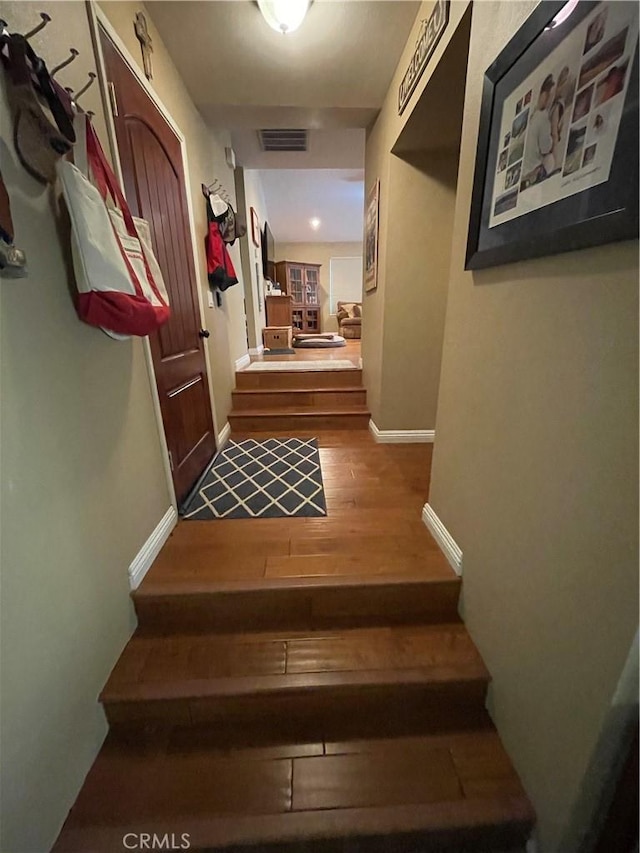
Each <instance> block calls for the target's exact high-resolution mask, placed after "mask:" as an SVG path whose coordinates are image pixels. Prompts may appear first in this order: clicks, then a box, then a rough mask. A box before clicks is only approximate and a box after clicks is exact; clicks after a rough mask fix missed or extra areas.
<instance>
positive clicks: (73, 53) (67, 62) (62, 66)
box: [49, 47, 80, 77]
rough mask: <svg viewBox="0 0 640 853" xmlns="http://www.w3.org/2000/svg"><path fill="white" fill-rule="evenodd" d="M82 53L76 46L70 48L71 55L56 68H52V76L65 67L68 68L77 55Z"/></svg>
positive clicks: (50, 73)
mask: <svg viewBox="0 0 640 853" xmlns="http://www.w3.org/2000/svg"><path fill="white" fill-rule="evenodd" d="M79 55H80V51H79V50H76V49H75V47H71V48H69V56H68V57H67V59H65V60H64V61H63V62H60V63H59V64H58V65H56V66H55V68H52V69H51V71H50V72H49V75H50V76H51V77H55V76H56V74H57V73H58V71H62V69H63V68H66V67H67V65H71V63H72V62H73V60H74V59H75V58H76V56H79Z"/></svg>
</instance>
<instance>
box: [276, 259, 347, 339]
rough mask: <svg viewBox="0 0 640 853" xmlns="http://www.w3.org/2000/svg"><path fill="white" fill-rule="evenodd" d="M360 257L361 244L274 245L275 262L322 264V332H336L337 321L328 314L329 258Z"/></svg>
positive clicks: (333, 316) (333, 315)
mask: <svg viewBox="0 0 640 853" xmlns="http://www.w3.org/2000/svg"><path fill="white" fill-rule="evenodd" d="M358 255H360V256H361V255H362V243H276V260H278V261H301V262H302V263H305V264H322V267H321V269H320V291H321V300H322V331H323V332H337V331H338V321H337V320H336V316H335V314H331V313H330V312H329V308H330V306H329V275H330V273H329V263H330V261H331V258H349V257H356V256H358Z"/></svg>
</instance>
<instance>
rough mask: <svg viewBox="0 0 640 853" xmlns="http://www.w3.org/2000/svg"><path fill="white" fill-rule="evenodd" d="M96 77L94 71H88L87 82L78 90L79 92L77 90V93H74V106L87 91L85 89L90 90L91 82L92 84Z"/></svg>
mask: <svg viewBox="0 0 640 853" xmlns="http://www.w3.org/2000/svg"><path fill="white" fill-rule="evenodd" d="M96 76H97V75H96V73H95V71H90V72H89V80H88V82H87V83H85V84H84V86H83V87H82V89H79V90H78V92H76V96H75V98H74V100H75V102H76V104H77V103H78V101H79V100H80V98H81V97H82V96H83V95H84V93H85V92H86V91H87V89H90V88H91V86H93V82H94V80H95V79H96Z"/></svg>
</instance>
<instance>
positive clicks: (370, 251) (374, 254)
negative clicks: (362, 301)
mask: <svg viewBox="0 0 640 853" xmlns="http://www.w3.org/2000/svg"><path fill="white" fill-rule="evenodd" d="M379 213H380V181H379V180H377V181H376V182H375V184H374V185H373V186H372V187H371V190H370V191H369V194H368V195H367V206H366V210H365V217H364V289H365V292H366V293H369V292H370V291H372V290H375V289H376V287H377V286H378V233H379Z"/></svg>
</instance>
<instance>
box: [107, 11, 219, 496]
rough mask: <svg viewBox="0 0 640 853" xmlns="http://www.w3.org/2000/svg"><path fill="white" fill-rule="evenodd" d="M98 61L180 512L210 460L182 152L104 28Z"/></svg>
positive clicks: (211, 441) (209, 422) (209, 413)
mask: <svg viewBox="0 0 640 853" xmlns="http://www.w3.org/2000/svg"><path fill="white" fill-rule="evenodd" d="M99 34H100V42H101V46H102V53H103V56H104V63H105V70H106V73H107V80H108V87H109V90H110V96H111V101H112V103H111V107H112V113H113V120H114V125H115V131H116V140H117V144H118V152H119V158H120V164H121V169H122V177H123V182H124V191H125V195H126V197H127V201H128V203H129V206H130V208H131V212H132V214H133V215H134V216H139V217H141V218H143V219H145V220H146V221H147V222H148V223H149V227H150V229H151V236H152V241H153V248H154V252H155V254H156V257H157V259H158V263H159V264H160V268H161V270H162V274H163V276H164V280H165V283H166V286H167V291H168V294H169V301H170V304H171V318H170V319H169V321H168V322H167V323H166V324H165V325H164V326H162V327H161V328H160V329H159V330H158V331H157V332H155V333H154V334H153V335H151V336H150V337H149V342H150V345H151V354H152V359H153V367H154V373H155V379H156V385H157V388H158V395H159V400H160V411H161V413H162V421H163V425H164V432H165V436H166V441H167V447H168V452H169V464H170V468H171V475H172V479H173V484H174V488H175V492H176V500H177V502H178V504H181V503H182V502H184V500H185V498H186V497H187V495H188V494H189V492H190V491H191V489H192V487H193V485H194V484H195V482H196V481H197V480H198V478H199V477H200V475H201V474H202V472H203V471H204V470H205V468H206V467H207V465H208V464H209V462H210V461H211V459H212V458H213V456H214V455H215V452H216V442H215V433H214V429H213V416H212V409H211V398H210V395H209V382H208V377H207V368H206V361H205V352H204V346H205V344H204V338H205V336H207V333H206V332H205V331H204V330H203V329H201V328H200V306H199V300H198V291H197V287H198V285H197V280H196V275H195V267H194V258H193V252H192V249H191V247H192V245H193V244H192V237H191V229H190V223H189V215H188V206H187V191H186V181H185V175H184V169H183V163H182V147H181V142H180V139H179V138H178V137H177V136H176V134H175V133H174V131H173V130H172V128H171V127H170V125H169V124H168V123H167V121H166V120H165V118H164V116H163V115H162V114H161V112H160V111H159V109H158V107H157V106H156V104H155V103H154V102H153V101H152V100H151V98H150V97H149V95H148V94H147V93H146V92H145V90H144V88H143V86H142V85H141V84H140V82H139V80H138V78H137V77H136V75H135V74H134V73H133V71H132V70H131V68H130V67H129V65H128V63H127V62H126V61H125V59H124V57H123V56H122V54H121V53H120V51H119V50H118V49H117V47H116V46H115V45H114V43H113V41H112V40H111V39H110V37H109V36H108V35H107V33H106V32H105V30H104V29H103V28H102V26H99Z"/></svg>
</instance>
